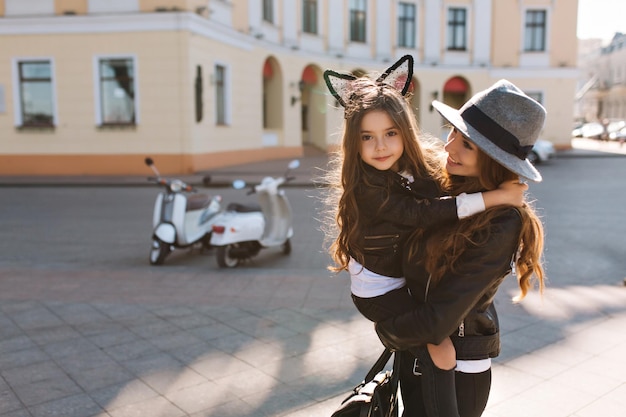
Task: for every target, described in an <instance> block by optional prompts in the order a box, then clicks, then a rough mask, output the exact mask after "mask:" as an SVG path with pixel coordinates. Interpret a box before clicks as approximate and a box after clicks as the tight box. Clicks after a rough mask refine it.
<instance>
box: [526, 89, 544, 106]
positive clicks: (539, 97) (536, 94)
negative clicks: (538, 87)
mask: <svg viewBox="0 0 626 417" xmlns="http://www.w3.org/2000/svg"><path fill="white" fill-rule="evenodd" d="M524 93H525V94H526V95H527V96H528V97H530V98H532V99H533V100H535V101H536V102H537V103H539V104H543V93H542V92H541V91H525V92H524Z"/></svg>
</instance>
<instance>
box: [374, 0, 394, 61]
mask: <svg viewBox="0 0 626 417" xmlns="http://www.w3.org/2000/svg"><path fill="white" fill-rule="evenodd" d="M391 19H392V17H391V6H390V4H389V2H386V1H377V2H376V14H375V15H374V19H373V20H374V21H375V23H374V25H375V28H376V43H375V46H376V50H375V51H374V53H375V55H376V58H378V59H390V58H391V47H392V42H393V40H392V39H393V37H392V34H391V28H392V27H393V26H394V25H393V24H392V23H393V22H392V21H391ZM396 43H397V42H396Z"/></svg>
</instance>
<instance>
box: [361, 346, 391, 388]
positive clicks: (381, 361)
mask: <svg viewBox="0 0 626 417" xmlns="http://www.w3.org/2000/svg"><path fill="white" fill-rule="evenodd" d="M391 354H392V352H391V351H390V350H389V349H387V348H385V350H384V351H383V353H381V355H380V357H379V358H378V359H377V360H376V362H375V363H374V365H373V366H372V369H370V370H369V372H368V373H367V375H365V383H366V384H367V383H368V382H370V381H371V380H372V379H374V377H375V376H376V374H378V373H379V372H380V371H382V370H383V368H384V367H385V365H386V364H387V362H389V358H391ZM396 362H397V361H396V360H395V359H394V362H393V363H394V368H395V364H396ZM394 371H395V369H394ZM395 373H396V372H394V374H395ZM392 377H393V376H392Z"/></svg>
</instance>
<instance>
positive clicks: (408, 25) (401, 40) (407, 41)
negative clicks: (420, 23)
mask: <svg viewBox="0 0 626 417" xmlns="http://www.w3.org/2000/svg"><path fill="white" fill-rule="evenodd" d="M398 46H400V47H402V48H415V4H413V3H403V2H400V3H399V4H398Z"/></svg>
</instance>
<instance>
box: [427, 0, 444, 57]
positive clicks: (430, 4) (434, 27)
mask: <svg viewBox="0 0 626 417" xmlns="http://www.w3.org/2000/svg"><path fill="white" fill-rule="evenodd" d="M421 21H422V22H423V23H424V31H423V32H422V33H423V34H424V63H425V64H432V63H439V61H440V60H441V48H442V46H441V22H445V15H444V8H443V4H442V3H441V0H426V1H425V2H424V18H423V19H422V20H421Z"/></svg>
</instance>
